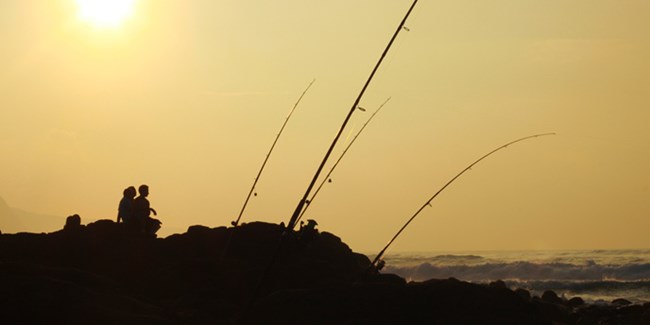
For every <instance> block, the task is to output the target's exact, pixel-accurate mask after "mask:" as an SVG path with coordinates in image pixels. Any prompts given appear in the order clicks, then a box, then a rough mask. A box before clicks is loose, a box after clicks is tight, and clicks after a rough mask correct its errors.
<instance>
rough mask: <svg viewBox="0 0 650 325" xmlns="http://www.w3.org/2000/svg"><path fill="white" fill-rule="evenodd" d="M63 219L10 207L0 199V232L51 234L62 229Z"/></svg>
mask: <svg viewBox="0 0 650 325" xmlns="http://www.w3.org/2000/svg"><path fill="white" fill-rule="evenodd" d="M64 224H65V217H60V216H52V215H45V214H38V213H33V212H28V211H23V210H20V209H16V208H12V207H10V206H9V205H8V204H7V202H6V201H5V200H4V199H3V198H1V197H0V231H2V232H3V233H17V232H32V233H39V232H53V231H56V230H59V229H61V228H63V225H64Z"/></svg>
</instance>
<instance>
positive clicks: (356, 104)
mask: <svg viewBox="0 0 650 325" xmlns="http://www.w3.org/2000/svg"><path fill="white" fill-rule="evenodd" d="M417 2H418V0H414V1H413V4H412V5H411V7H410V8H409V10H408V12H407V13H406V15H405V16H404V19H402V21H401V22H400V24H399V26H398V27H397V30H396V31H395V33H394V34H393V37H392V38H391V39H390V41H389V42H388V45H387V46H386V49H384V52H383V53H382V54H381V57H380V58H379V61H378V62H377V64H376V65H375V67H374V69H373V70H372V72H371V73H370V76H369V77H368V80H367V81H366V83H365V84H364V86H363V88H362V89H361V92H360V93H359V95H358V97H357V99H356V100H355V101H354V104H352V107H351V108H350V111H349V113H348V115H347V117H346V118H345V120H344V121H343V124H342V125H341V128H340V129H339V131H338V133H337V134H336V137H334V140H333V141H332V144H331V145H330V148H329V149H328V150H327V153H326V154H325V157H324V158H323V161H322V162H321V164H320V166H319V167H318V170H316V174H315V175H314V178H312V180H311V183H310V184H309V186H308V187H307V191H305V194H304V195H303V197H302V199H301V200H300V202H298V206H297V207H296V210H295V211H294V212H293V215H292V216H291V219H289V222H288V223H287V227H286V228H285V232H284V233H283V235H282V236H281V237H280V240H279V242H278V246H277V247H276V249H275V253H274V254H273V256H272V257H271V259H270V260H269V264H268V265H267V266H266V269H265V270H264V273H262V277H261V279H260V281H259V283H258V285H257V286H256V287H255V290H254V291H253V294H252V295H251V299H250V301H249V303H248V304H247V305H246V307H245V308H244V309H243V312H242V316H243V317H245V316H246V315H247V314H248V311H249V310H250V308H251V306H252V305H253V303H254V302H255V300H256V299H257V296H258V294H259V292H260V290H261V288H262V287H263V286H264V284H265V283H266V279H267V278H268V276H269V273H270V271H271V269H272V268H273V265H274V264H275V262H276V260H277V258H278V256H279V254H280V251H281V250H282V246H283V244H284V241H285V235H286V234H288V233H289V232H290V231H292V230H293V229H294V228H295V226H296V220H297V219H298V217H299V216H300V213H301V212H302V210H303V208H304V206H305V203H306V201H307V198H308V197H309V194H310V193H311V190H312V188H313V187H314V185H315V184H316V181H317V180H318V176H320V173H321V171H322V170H323V167H324V166H325V163H327V160H328V158H329V156H330V155H331V154H332V150H333V149H334V147H335V146H336V143H337V142H338V140H339V138H340V137H341V134H342V133H343V130H344V129H345V126H346V125H347V124H348V121H349V120H350V117H351V116H352V113H354V111H355V110H357V108H358V107H359V102H360V101H361V97H363V94H364V93H365V92H366V89H367V88H368V85H369V84H370V81H372V78H373V77H374V75H375V73H376V72H377V70H378V69H379V66H380V65H381V62H382V61H383V60H384V58H385V57H386V54H387V53H388V50H389V49H390V47H391V45H392V44H393V42H394V41H395V39H396V38H397V35H398V34H399V32H400V31H401V30H402V28H403V27H404V24H405V23H406V19H407V18H408V17H409V15H410V14H411V11H413V8H414V7H415V4H417Z"/></svg>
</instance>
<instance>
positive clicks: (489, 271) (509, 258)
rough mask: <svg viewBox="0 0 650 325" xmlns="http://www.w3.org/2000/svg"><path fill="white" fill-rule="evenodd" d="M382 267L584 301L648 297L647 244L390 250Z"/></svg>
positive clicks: (415, 276) (414, 276) (411, 276)
mask: <svg viewBox="0 0 650 325" xmlns="http://www.w3.org/2000/svg"><path fill="white" fill-rule="evenodd" d="M383 272H386V273H395V274H397V275H399V276H401V277H403V278H405V279H407V280H408V281H424V280H428V279H446V278H450V277H453V278H457V279H460V280H464V281H470V282H477V283H487V282H491V281H495V280H503V281H505V283H506V284H507V285H508V286H509V287H510V288H513V289H514V288H524V289H527V290H530V291H531V292H533V293H541V292H543V291H546V290H553V291H555V292H557V293H558V294H566V295H567V296H577V295H579V296H581V297H583V298H586V299H585V300H589V301H600V300H604V301H611V300H612V299H614V298H626V299H628V300H631V301H635V302H650V250H627V251H623V250H621V251H610V250H597V251H558V252H533V251H531V252H491V253H485V254H437V255H432V254H426V253H421V254H394V255H391V256H387V258H386V267H385V268H384V270H383Z"/></svg>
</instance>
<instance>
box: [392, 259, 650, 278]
mask: <svg viewBox="0 0 650 325" xmlns="http://www.w3.org/2000/svg"><path fill="white" fill-rule="evenodd" d="M386 271H387V272H390V273H396V274H399V275H400V276H402V277H405V278H407V279H412V280H416V281H421V280H427V279H432V278H449V277H455V278H459V279H462V280H466V281H491V280H551V281H552V280H574V281H603V280H616V281H650V263H644V264H627V265H601V264H598V263H596V262H593V261H591V262H589V263H587V264H583V265H575V264H569V263H533V262H523V261H520V262H512V263H484V264H475V265H466V264H456V265H444V264H432V263H429V262H425V263H421V264H418V265H414V266H391V265H388V266H387V267H386Z"/></svg>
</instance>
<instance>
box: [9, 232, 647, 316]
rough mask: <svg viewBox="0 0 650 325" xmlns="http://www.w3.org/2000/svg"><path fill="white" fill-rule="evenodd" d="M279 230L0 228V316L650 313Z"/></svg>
mask: <svg viewBox="0 0 650 325" xmlns="http://www.w3.org/2000/svg"><path fill="white" fill-rule="evenodd" d="M283 232H284V229H283V227H282V226H279V225H275V224H268V223H261V222H253V223H249V224H244V225H241V226H239V227H237V228H226V227H218V228H207V227H204V226H192V227H190V228H189V229H188V231H187V232H186V233H183V234H177V235H172V236H169V237H167V238H164V239H160V238H152V237H143V236H140V235H135V234H132V233H130V232H129V231H128V229H125V228H123V227H122V225H121V224H116V223H114V222H113V221H110V220H100V221H97V222H94V223H91V224H89V225H87V226H79V225H77V226H75V225H73V224H71V225H70V226H68V227H66V229H64V230H60V231H56V232H53V233H49V234H30V233H20V234H3V235H0V306H1V307H0V322H2V323H5V324H18V323H21V324H26V323H27V324H30V323H38V324H232V323H250V324H269V323H271V324H272V323H281V324H306V323H309V324H314V323H316V324H318V323H327V324H331V323H349V324H357V323H364V324H370V323H442V324H551V323H552V321H555V322H558V323H566V324H575V323H579V321H580V320H581V319H582V320H583V321H585V320H587V321H591V320H594V321H600V320H612V321H613V323H614V324H616V323H618V321H621V322H624V323H628V324H643V322H644V321H647V320H648V319H650V318H648V316H650V306H626V305H625V304H624V303H621V304H620V305H616V306H614V305H613V306H611V307H595V306H585V305H583V304H580V302H579V301H575V300H572V301H566V300H563V299H562V298H559V297H557V296H556V295H554V294H553V293H547V294H545V296H544V297H541V298H539V297H530V295H529V294H528V293H527V292H525V291H522V290H520V291H518V292H513V291H511V290H509V289H507V288H506V287H505V285H504V284H503V283H498V282H497V283H493V284H490V285H477V284H470V283H467V282H462V281H458V280H455V279H447V280H430V281H426V282H421V283H406V281H405V280H404V279H402V278H400V277H398V276H395V275H390V274H368V273H367V268H368V266H369V263H370V261H369V259H368V258H367V257H366V256H365V255H362V254H357V253H354V252H353V251H352V250H351V249H350V248H349V247H348V246H347V245H346V244H345V243H343V242H342V241H341V240H340V239H339V238H338V237H336V236H335V235H333V234H330V233H327V232H311V233H303V234H301V233H298V232H290V233H288V234H286V235H284V236H283ZM280 243H281V246H280V249H278V245H280ZM273 257H275V258H276V263H275V264H274V265H273V266H272V267H271V268H270V269H269V268H268V266H269V262H270V260H271V259H272V258H273ZM264 274H266V276H263V275H264ZM590 317H591V318H590ZM643 317H646V318H643ZM587 323H589V322H587ZM610 323H611V322H610ZM581 324H582V323H581Z"/></svg>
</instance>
